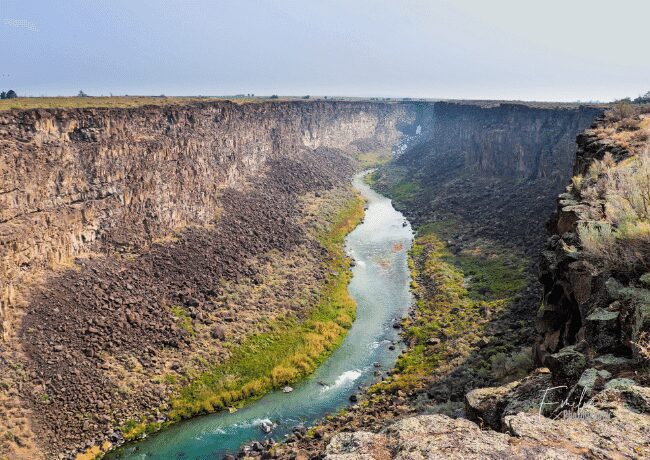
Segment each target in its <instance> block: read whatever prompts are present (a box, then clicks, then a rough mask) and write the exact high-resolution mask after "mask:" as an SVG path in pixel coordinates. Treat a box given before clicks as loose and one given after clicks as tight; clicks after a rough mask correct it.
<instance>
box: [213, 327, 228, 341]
mask: <svg viewBox="0 0 650 460" xmlns="http://www.w3.org/2000/svg"><path fill="white" fill-rule="evenodd" d="M210 336H211V337H212V338H213V339H218V340H226V329H225V328H224V327H223V326H215V327H213V328H212V331H210Z"/></svg>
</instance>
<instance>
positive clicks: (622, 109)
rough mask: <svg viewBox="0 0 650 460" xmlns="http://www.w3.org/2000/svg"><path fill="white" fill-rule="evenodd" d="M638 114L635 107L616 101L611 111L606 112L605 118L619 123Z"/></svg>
mask: <svg viewBox="0 0 650 460" xmlns="http://www.w3.org/2000/svg"><path fill="white" fill-rule="evenodd" d="M638 113H639V109H638V107H635V106H634V105H632V104H631V103H630V102H628V101H618V102H616V103H615V104H614V106H613V107H612V109H611V110H609V111H608V112H607V116H608V118H609V119H610V120H612V121H621V120H625V119H626V118H631V117H634V116H635V115H637V114H638Z"/></svg>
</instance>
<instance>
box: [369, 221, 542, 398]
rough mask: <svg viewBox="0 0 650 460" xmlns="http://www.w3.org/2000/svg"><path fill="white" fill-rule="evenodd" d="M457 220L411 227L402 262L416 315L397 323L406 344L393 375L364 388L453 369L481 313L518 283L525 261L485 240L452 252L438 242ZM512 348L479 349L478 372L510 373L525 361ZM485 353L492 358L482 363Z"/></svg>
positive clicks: (408, 384)
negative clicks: (480, 368)
mask: <svg viewBox="0 0 650 460" xmlns="http://www.w3.org/2000/svg"><path fill="white" fill-rule="evenodd" d="M458 225H459V224H458V222H455V221H438V222H434V223H431V224H429V225H427V226H424V227H422V228H421V229H420V231H419V232H418V235H417V237H416V239H415V241H414V243H413V246H412V248H411V251H410V260H409V266H410V268H411V272H412V273H411V274H412V279H413V281H412V285H411V288H412V291H413V293H414V296H415V298H416V306H417V309H416V314H417V316H416V317H415V319H414V320H413V321H410V322H407V323H406V324H405V329H404V334H405V338H406V340H407V342H408V343H409V349H408V351H407V352H406V353H405V354H403V355H402V356H401V357H400V358H399V360H398V361H397V363H396V366H395V370H396V372H395V373H394V374H393V376H392V377H391V378H390V379H387V380H385V381H384V382H381V383H378V384H376V385H374V386H373V387H372V389H371V393H378V392H381V391H387V392H396V391H397V390H414V389H418V388H423V387H424V386H425V385H426V384H427V383H428V382H431V381H432V380H433V379H434V378H435V377H436V376H441V375H444V374H445V373H446V372H448V371H450V370H451V369H453V368H454V367H455V364H454V363H456V365H457V363H458V362H459V361H458V360H459V359H465V358H466V357H467V356H468V355H469V353H470V351H472V347H471V344H472V343H475V342H477V341H478V340H480V339H483V340H484V337H483V335H482V334H483V330H484V328H485V324H486V323H487V321H486V319H485V318H486V317H489V316H491V315H494V314H498V313H499V312H501V311H503V310H504V308H506V307H507V305H508V304H509V302H510V301H511V300H512V299H513V297H514V296H515V295H517V293H518V292H520V291H521V290H522V289H523V288H524V287H525V285H526V278H525V267H526V263H527V261H526V260H525V259H523V258H520V257H516V256H514V255H512V254H511V253H510V252H509V251H508V250H506V249H504V248H500V247H498V245H496V244H494V243H492V242H487V241H477V242H475V243H473V244H471V245H469V246H468V247H466V248H465V249H463V250H462V251H460V252H459V253H458V254H454V253H452V252H451V251H450V250H449V249H448V248H447V245H446V244H445V243H444V242H443V240H445V239H447V238H450V237H451V236H452V235H453V234H455V233H456V231H455V229H456V230H457V228H458ZM508 353H510V355H508ZM482 354H483V353H482ZM499 354H501V355H499ZM520 354H521V353H520V352H517V351H513V350H511V347H510V345H508V344H501V345H497V346H492V347H487V348H486V349H485V357H486V360H485V361H483V362H482V366H483V372H487V373H490V372H493V373H494V374H499V375H497V377H499V378H500V377H501V376H504V375H505V374H512V373H513V372H515V370H514V369H515V367H517V366H519V367H525V364H522V363H523V362H524V361H525V360H526V358H525V357H523V356H519V355H520ZM491 356H498V357H497V358H494V359H493V360H492V361H491V362H490V357H491ZM527 359H528V361H530V358H527ZM511 362H512V363H514V364H513V366H514V367H512V366H510V363H511Z"/></svg>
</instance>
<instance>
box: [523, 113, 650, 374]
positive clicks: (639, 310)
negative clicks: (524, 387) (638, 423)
mask: <svg viewBox="0 0 650 460" xmlns="http://www.w3.org/2000/svg"><path fill="white" fill-rule="evenodd" d="M646 120H647V115H641V116H640V117H638V116H637V117H636V119H632V120H622V121H619V122H616V121H612V120H611V119H608V118H603V119H600V120H599V121H598V122H597V123H595V124H594V126H592V128H591V129H589V130H586V131H585V132H584V133H582V134H581V135H580V136H578V152H577V157H576V161H575V165H574V168H573V173H574V179H573V182H572V184H571V185H569V186H568V187H567V189H566V192H565V193H562V194H561V195H559V198H558V200H557V210H556V212H555V213H554V214H553V217H552V218H551V219H550V221H549V229H550V231H551V233H552V234H553V235H552V236H551V238H550V239H549V240H548V242H547V243H546V246H545V248H544V251H543V252H542V255H541V258H540V270H541V273H540V280H541V282H542V284H543V285H544V302H543V306H542V308H541V309H540V311H539V313H538V318H537V327H538V331H539V337H538V340H537V344H536V348H535V351H536V358H537V360H538V362H540V363H547V362H548V361H552V360H553V359H554V358H553V356H555V354H557V353H559V352H561V350H562V349H564V348H565V347H575V348H576V349H577V351H578V352H581V353H584V354H585V356H586V357H587V358H588V360H589V361H590V362H591V361H592V360H595V362H597V363H598V362H599V361H602V362H601V363H600V364H601V365H604V362H605V361H615V362H617V363H618V364H619V365H618V366H617V367H616V371H617V372H616V373H617V374H619V373H620V374H625V372H624V371H625V369H627V370H628V371H629V370H631V369H633V368H634V367H635V366H636V365H637V364H638V363H637V364H635V361H633V360H631V359H630V358H641V356H639V352H640V351H641V350H642V348H643V344H642V342H643V336H644V334H648V331H649V330H650V291H648V289H647V288H648V287H650V276H645V275H644V273H645V272H646V271H647V270H648V268H649V267H648V259H647V255H648V246H647V245H648V235H647V231H645V232H644V230H643V228H644V225H647V224H646V223H645V222H646V220H647V215H645V214H644V211H643V209H646V206H645V205H644V204H641V205H640V206H641V210H639V209H638V208H637V207H636V204H635V203H636V198H638V199H639V201H640V202H641V203H645V201H644V200H646V198H645V197H646V196H647V194H648V191H647V189H648V177H647V176H646V174H647V171H648V159H647V157H648V142H647V139H648V134H647V129H648V128H647V126H648V122H649V121H646ZM629 228H632V229H634V231H633V232H631V231H630V230H628V229H629ZM631 233H633V234H631ZM644 276H645V277H644ZM645 346H646V347H647V345H645ZM599 355H600V356H599ZM625 376H626V377H630V376H633V374H630V375H627V374H626V375H625Z"/></svg>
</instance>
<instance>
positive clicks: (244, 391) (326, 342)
mask: <svg viewBox="0 0 650 460" xmlns="http://www.w3.org/2000/svg"><path fill="white" fill-rule="evenodd" d="M363 213H364V201H363V199H362V198H361V197H360V196H355V198H353V199H351V200H350V202H348V203H347V204H346V205H345V206H344V207H343V209H342V210H341V211H340V212H339V213H338V215H337V216H336V218H335V220H334V222H333V224H332V225H331V226H330V228H329V229H328V230H327V231H325V232H322V233H321V234H320V235H319V236H318V240H319V242H320V243H321V244H322V245H323V247H325V248H326V249H327V251H328V253H329V260H327V262H326V264H327V268H328V273H329V276H328V278H327V279H326V281H325V283H324V286H323V287H322V289H321V292H320V296H319V301H318V303H317V304H316V305H315V306H314V307H313V309H312V310H311V311H310V313H309V314H308V316H307V318H306V319H304V320H303V321H299V320H297V319H296V318H292V317H284V318H281V319H277V320H275V321H273V322H272V323H271V325H270V330H269V331H268V332H264V333H260V334H256V335H253V336H250V337H248V338H247V339H246V340H244V342H243V343H241V344H240V345H238V346H237V347H235V348H234V349H233V351H232V354H231V357H230V358H229V359H228V360H227V361H226V362H224V363H223V364H220V365H218V366H216V367H214V368H213V369H211V370H210V371H208V372H205V373H203V374H201V375H199V376H197V377H196V378H194V379H193V380H192V382H191V383H190V384H188V385H187V386H185V387H183V388H181V389H180V390H179V391H178V393H177V396H176V397H174V398H173V399H172V401H171V404H170V406H171V410H170V413H169V417H170V421H171V422H174V421H177V420H180V419H183V418H188V417H192V416H194V415H198V414H204V413H210V412H214V411H218V410H222V409H227V408H231V407H241V406H243V405H244V404H246V403H247V402H250V401H252V400H254V399H257V398H259V397H261V396H263V395H264V394H265V393H267V392H269V391H271V390H273V389H277V388H281V387H282V386H284V385H287V384H290V383H294V382H296V381H298V380H300V379H302V378H304V377H306V376H307V375H309V374H310V373H311V372H313V371H314V370H315V369H316V367H317V366H318V365H319V364H321V363H322V362H323V361H324V360H325V359H326V358H327V356H329V354H331V352H332V351H334V350H335V349H336V348H337V347H338V346H339V345H340V344H341V342H342V341H343V338H344V337H345V333H346V332H347V330H348V329H349V328H350V327H351V326H352V322H353V321H354V318H355V310H356V305H355V303H354V301H353V299H352V298H351V297H350V296H349V294H348V290H347V286H348V283H349V281H350V278H351V276H352V274H351V272H350V270H349V262H348V258H347V256H346V254H345V251H344V248H343V241H344V239H345V236H346V235H347V234H348V233H349V232H350V231H351V230H353V229H354V228H355V227H356V226H357V224H358V223H359V222H360V221H361V219H362V218H363ZM171 422H170V423H171ZM159 428H160V426H159V425H155V424H154V425H153V426H152V424H151V423H147V422H146V420H144V419H143V420H139V421H131V422H129V423H128V424H126V425H124V426H123V427H122V432H123V434H124V437H125V438H126V439H135V438H137V437H139V436H141V435H142V434H144V433H147V432H150V431H152V430H154V431H155V430H157V429H159Z"/></svg>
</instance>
